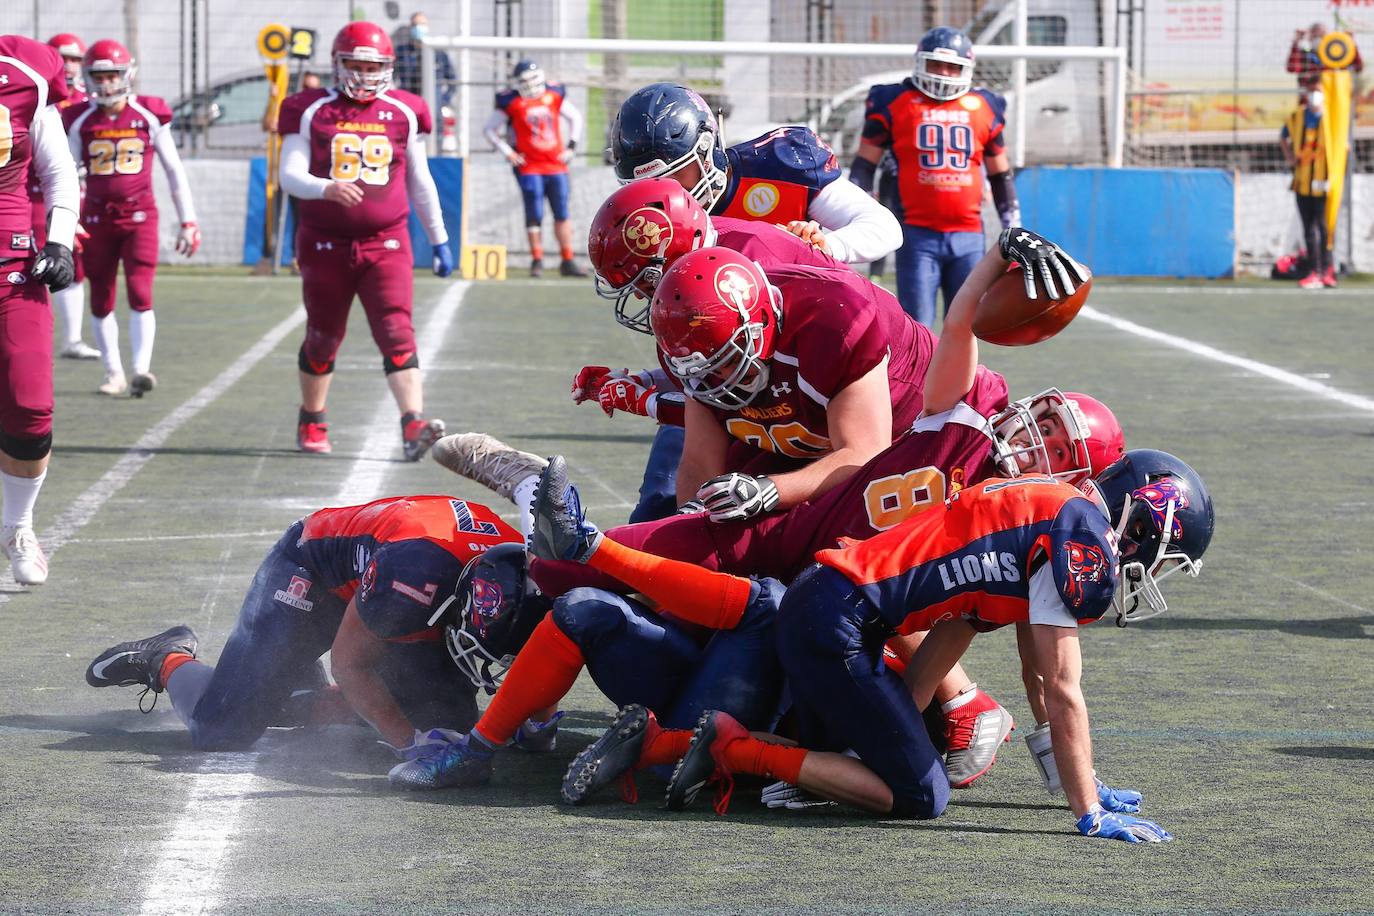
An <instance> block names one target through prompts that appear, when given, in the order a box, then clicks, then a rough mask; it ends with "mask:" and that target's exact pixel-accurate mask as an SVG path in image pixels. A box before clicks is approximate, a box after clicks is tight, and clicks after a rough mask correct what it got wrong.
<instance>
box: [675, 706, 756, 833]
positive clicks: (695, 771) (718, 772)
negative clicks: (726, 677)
mask: <svg viewBox="0 0 1374 916" xmlns="http://www.w3.org/2000/svg"><path fill="white" fill-rule="evenodd" d="M748 737H749V730H748V729H746V728H745V727H744V726H743V725H741V724H740V723H739V722H738V721H736V720H735V718H734V717H732V716H730V715H729V714H727V713H723V712H720V711H719V710H716V709H708V710H706V711H705V712H703V713H702V714H701V718H699V719H697V727H696V728H695V729H694V730H693V731H692V740H691V743H690V744H688V745H687V753H685V754H683V755H682V759H681V760H679V761H678V762H677V766H676V767H674V768H673V776H672V778H671V779H669V780H668V794H667V796H666V799H665V801H666V807H667V808H668V810H669V811H682V810H683V809H685V808H686V807H687V806H688V805H690V804H691V803H692V802H694V801H695V800H696V797H697V795H698V794H699V793H700V792H701V790H702V789H703V788H705V787H706V786H707V784H709V783H711V782H713V781H714V782H717V783H719V785H718V786H717V790H718V798H717V799H716V804H715V809H716V813H717V814H724V813H725V810H726V808H728V807H729V805H730V793H731V791H732V790H733V788H734V784H735V780H734V777H733V776H732V775H731V774H730V771H729V770H728V769H727V768H726V767H725V765H724V763H723V762H722V761H723V758H722V757H721V756H720V754H721V753H722V752H723V751H724V749H725V746H726V745H728V744H730V743H731V742H733V741H735V740H737V739H740V738H748Z"/></svg>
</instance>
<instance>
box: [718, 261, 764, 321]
mask: <svg viewBox="0 0 1374 916" xmlns="http://www.w3.org/2000/svg"><path fill="white" fill-rule="evenodd" d="M716 294H717V295H719V296H720V301H721V302H724V303H725V304H726V305H729V306H733V307H734V308H736V309H739V310H740V311H745V310H747V309H748V308H749V306H751V305H753V304H754V299H755V298H756V297H757V289H756V288H755V284H754V278H753V277H751V276H749V272H748V271H747V270H745V269H744V268H743V267H740V266H739V265H737V264H726V265H725V266H724V267H722V268H721V269H720V270H718V271H716Z"/></svg>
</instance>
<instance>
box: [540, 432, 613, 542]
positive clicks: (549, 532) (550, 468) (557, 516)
mask: <svg viewBox="0 0 1374 916" xmlns="http://www.w3.org/2000/svg"><path fill="white" fill-rule="evenodd" d="M530 513H531V515H532V516H533V528H532V530H531V531H530V536H529V549H530V553H531V554H532V555H534V556H535V557H538V558H539V559H541V560H569V561H571V562H574V563H585V562H587V558H588V557H590V556H591V555H592V554H593V553H595V552H596V548H597V547H599V546H600V545H601V531H600V530H599V529H597V527H596V526H595V525H593V524H592V523H591V522H589V521H587V515H586V513H585V512H583V511H582V500H581V499H580V498H579V497H578V495H577V487H575V486H573V485H572V484H570V483H568V463H567V462H566V461H564V460H563V456H562V455H554V456H553V457H551V458H550V459H549V463H548V465H547V466H546V467H545V468H544V470H543V472H542V473H541V474H540V475H539V485H538V487H536V488H535V491H534V502H533V504H532V505H531V506H530Z"/></svg>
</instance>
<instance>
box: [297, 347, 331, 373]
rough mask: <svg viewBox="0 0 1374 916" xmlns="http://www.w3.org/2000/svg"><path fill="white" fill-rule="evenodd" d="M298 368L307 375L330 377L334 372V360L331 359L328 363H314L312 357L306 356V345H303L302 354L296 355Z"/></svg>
mask: <svg viewBox="0 0 1374 916" xmlns="http://www.w3.org/2000/svg"><path fill="white" fill-rule="evenodd" d="M296 367H297V368H299V369H300V370H301V371H302V372H304V373H305V374H306V375H328V374H329V373H331V372H333V371H334V360H333V358H332V357H331V358H330V359H329V360H327V361H326V362H322V363H316V362H312V361H311V359H310V357H308V356H306V355H305V344H301V349H300V353H298V354H297V355H296Z"/></svg>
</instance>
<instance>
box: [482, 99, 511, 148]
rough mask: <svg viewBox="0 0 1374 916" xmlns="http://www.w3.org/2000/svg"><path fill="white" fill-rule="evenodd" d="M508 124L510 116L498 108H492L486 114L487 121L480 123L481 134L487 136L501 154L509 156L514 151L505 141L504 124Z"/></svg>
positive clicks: (488, 140)
mask: <svg viewBox="0 0 1374 916" xmlns="http://www.w3.org/2000/svg"><path fill="white" fill-rule="evenodd" d="M508 124H510V116H509V115H507V114H506V113H505V112H504V111H502V110H501V109H500V108H493V109H492V110H491V114H489V115H487V123H485V124H483V125H482V136H484V137H486V138H487V142H489V143H490V144H491V145H492V146H494V147H495V148H496V149H497V150H498V151H499V152H500V153H501V154H502V155H503V156H509V155H510V154H511V153H513V152H515V151H514V150H513V149H511V145H510V144H509V143H507V142H506V138H505V136H503V135H504V134H505V132H506V125H508Z"/></svg>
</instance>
